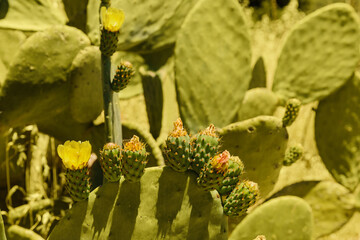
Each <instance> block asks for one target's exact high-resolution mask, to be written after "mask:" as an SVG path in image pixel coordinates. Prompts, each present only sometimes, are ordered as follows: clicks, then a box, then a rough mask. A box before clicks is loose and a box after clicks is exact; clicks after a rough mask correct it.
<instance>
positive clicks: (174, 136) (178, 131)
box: [164, 118, 190, 172]
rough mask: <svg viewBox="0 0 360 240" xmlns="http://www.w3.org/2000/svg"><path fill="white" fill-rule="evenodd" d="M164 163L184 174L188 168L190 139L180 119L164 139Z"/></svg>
mask: <svg viewBox="0 0 360 240" xmlns="http://www.w3.org/2000/svg"><path fill="white" fill-rule="evenodd" d="M164 152H165V156H166V157H165V163H166V165H169V166H170V167H171V168H172V169H173V170H175V171H177V172H185V171H186V170H188V168H189V166H190V137H189V135H188V134H187V132H186V130H185V129H184V128H183V124H182V121H181V119H180V118H179V119H178V120H176V122H174V130H173V131H172V132H171V133H170V135H169V137H168V138H167V139H166V147H165V149H164Z"/></svg>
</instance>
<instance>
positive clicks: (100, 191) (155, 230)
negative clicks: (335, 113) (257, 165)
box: [49, 167, 228, 240]
mask: <svg viewBox="0 0 360 240" xmlns="http://www.w3.org/2000/svg"><path fill="white" fill-rule="evenodd" d="M195 178H196V176H195V174H194V173H191V172H189V173H177V172H174V171H173V170H171V169H170V168H169V167H154V168H147V169H146V171H145V174H144V176H143V177H142V178H141V180H140V182H139V183H129V182H127V181H124V178H122V179H121V180H120V182H119V183H106V184H104V185H103V186H101V187H99V188H97V189H95V190H94V191H93V192H91V194H90V196H89V200H88V201H83V202H78V203H76V204H75V205H74V206H73V208H72V209H70V210H69V211H68V213H67V214H66V216H65V217H64V218H63V219H61V221H60V222H59V223H58V224H57V225H56V226H55V228H54V230H53V231H52V233H51V235H50V237H49V240H57V239H67V240H75V239H76V240H78V239H94V240H99V239H109V240H111V239H123V240H130V239H131V240H143V239H166V240H172V239H208V240H226V239H227V235H228V233H227V221H226V218H225V216H224V215H223V209H222V206H221V201H220V198H219V197H218V194H217V192H216V191H211V192H205V191H203V190H201V189H199V188H198V187H197V186H196V180H195Z"/></svg>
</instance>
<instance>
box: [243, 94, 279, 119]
mask: <svg viewBox="0 0 360 240" xmlns="http://www.w3.org/2000/svg"><path fill="white" fill-rule="evenodd" d="M278 105H279V99H278V97H277V96H276V94H275V93H273V92H272V91H271V90H269V89H266V88H252V89H250V90H248V91H246V93H245V97H244V99H243V102H242V104H241V108H240V110H239V112H238V120H239V121H242V120H246V119H250V118H253V117H257V116H260V115H270V116H271V115H273V113H274V112H275V110H276V108H277V107H278Z"/></svg>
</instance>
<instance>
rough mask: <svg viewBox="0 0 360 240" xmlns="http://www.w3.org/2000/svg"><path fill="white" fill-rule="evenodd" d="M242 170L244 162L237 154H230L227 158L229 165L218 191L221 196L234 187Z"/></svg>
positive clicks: (228, 192)
mask: <svg viewBox="0 0 360 240" xmlns="http://www.w3.org/2000/svg"><path fill="white" fill-rule="evenodd" d="M243 172H244V164H243V163H242V161H241V160H240V158H239V157H237V156H231V157H230V159H229V167H228V170H227V171H226V173H225V177H224V179H223V180H222V182H221V184H220V187H219V188H218V192H219V193H220V195H221V196H227V195H229V194H230V193H231V191H232V190H233V189H234V188H235V186H236V185H237V184H238V182H239V181H240V176H241V174H242V173H243Z"/></svg>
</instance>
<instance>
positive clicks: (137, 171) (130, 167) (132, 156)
mask: <svg viewBox="0 0 360 240" xmlns="http://www.w3.org/2000/svg"><path fill="white" fill-rule="evenodd" d="M146 156H147V152H146V149H145V144H144V143H142V142H140V140H139V137H138V136H136V135H134V136H133V137H132V138H131V139H130V141H129V142H126V143H124V148H123V150H122V151H121V172H122V174H123V175H124V177H125V179H126V180H128V181H129V182H139V181H140V178H141V176H142V175H143V174H144V170H145V166H146V164H147V159H146Z"/></svg>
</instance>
